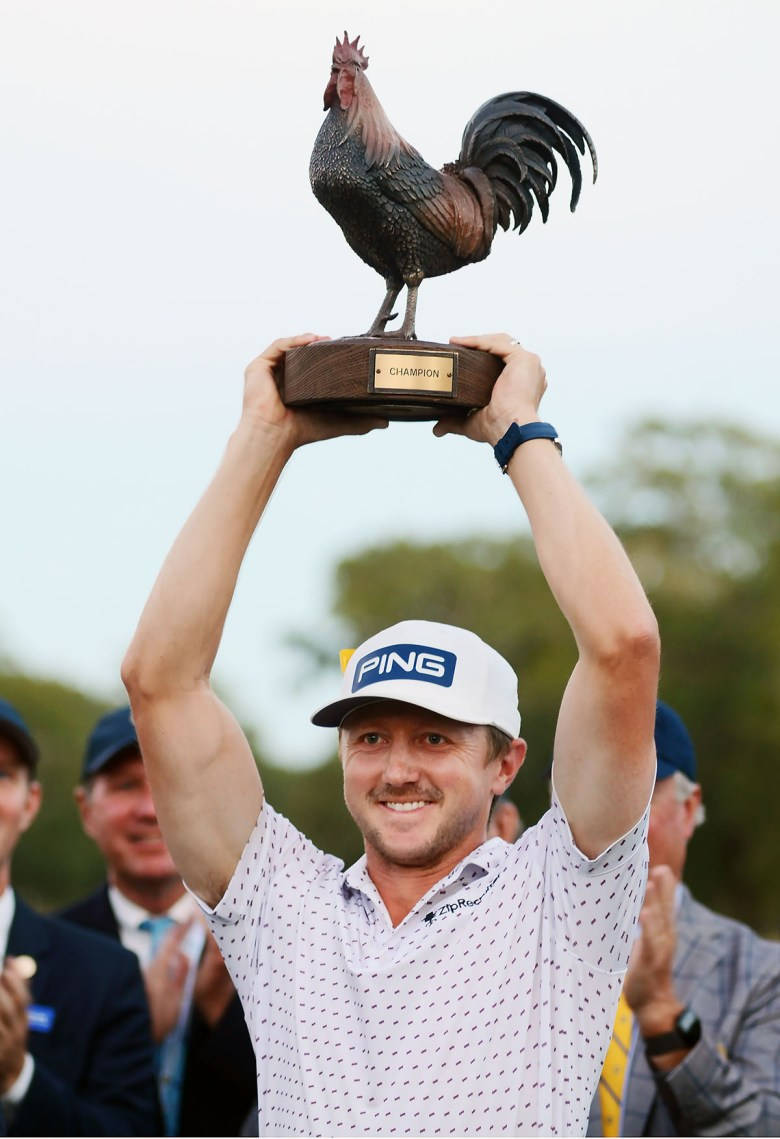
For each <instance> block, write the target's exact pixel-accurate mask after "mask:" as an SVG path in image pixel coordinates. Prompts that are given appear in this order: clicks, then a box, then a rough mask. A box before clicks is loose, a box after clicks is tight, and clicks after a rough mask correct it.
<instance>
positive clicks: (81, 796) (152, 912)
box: [62, 707, 255, 1135]
mask: <svg viewBox="0 0 780 1139" xmlns="http://www.w3.org/2000/svg"><path fill="white" fill-rule="evenodd" d="M75 796H76V802H77V804H78V808H79V811H80V813H81V821H82V824H83V826H84V830H85V832H86V833H87V835H88V836H89V837H90V838H91V839H93V840H94V841H95V842H96V843H97V845H98V847H99V848H100V851H101V853H102V855H103V857H104V859H105V862H106V870H107V876H108V881H107V883H106V884H105V885H103V886H101V887H100V889H99V890H98V891H97V892H96V893H94V894H92V895H91V896H90V897H88V898H85V899H84V900H83V901H80V902H77V903H76V904H75V905H72V906H70V907H69V908H68V909H66V910H65V911H64V912H63V914H62V917H63V918H65V919H66V920H67V921H69V922H75V923H77V924H78V925H81V926H86V927H88V928H90V929H93V930H98V931H99V932H101V933H103V934H107V935H109V936H110V937H113V938H116V939H118V940H120V941H121V942H122V944H123V945H125V946H126V947H127V948H128V949H132V950H133V952H134V953H135V954H136V956H137V957H138V960H139V962H140V964H141V968H142V969H143V973H144V980H145V982H146V989H147V993H148V997H149V1006H150V1010H151V1016H152V1029H153V1034H154V1040H155V1042H156V1044H157V1045H158V1046H159V1047H158V1080H159V1083H160V1098H161V1101H162V1105H163V1114H164V1116H165V1127H166V1133H167V1134H168V1135H237V1134H238V1133H239V1131H240V1128H241V1125H242V1123H243V1120H244V1118H245V1117H246V1114H247V1112H248V1111H249V1109H250V1107H251V1105H252V1103H253V1102H254V1100H255V1063H254V1054H253V1051H252V1045H251V1042H250V1040H249V1034H248V1032H247V1028H246V1024H245V1022H244V1016H243V1012H242V1010H241V1005H240V1002H239V1000H238V997H237V996H236V994H235V990H234V988H233V984H232V982H231V980H230V977H229V976H228V973H227V970H226V969H225V966H224V964H223V962H222V958H221V956H220V953H219V950H218V949H217V946H216V943H215V941H214V939H213V938H212V937H211V935H210V934H208V933H207V931H206V928H205V924H204V922H203V920H202V919H201V918H200V916H199V914H198V912H197V908H196V906H195V903H194V902H193V901H192V899H191V898H190V896H189V894H187V892H186V890H185V888H184V885H183V883H182V881H181V878H180V877H179V875H178V874H177V873H176V870H175V869H174V866H173V862H172V861H171V856H170V854H169V853H168V848H167V847H166V845H165V843H164V841H163V838H162V835H161V834H160V829H159V827H158V825H157V816H156V814H155V810H154V804H153V803H152V798H151V795H150V793H149V785H148V783H147V781H146V773H145V771H144V766H143V761H142V759H141V753H140V751H139V748H138V740H137V737H136V734H135V728H134V727H133V723H132V720H131V719H130V709H129V708H126V707H125V708H119V709H117V710H115V711H113V712H110V713H108V715H106V716H104V717H103V718H102V719H101V720H99V721H98V723H97V725H96V727H95V729H94V731H93V732H92V735H91V736H90V738H89V741H88V743H87V747H86V752H85V755H84V763H83V770H82V778H81V784H80V786H79V787H77V789H76V792H75Z"/></svg>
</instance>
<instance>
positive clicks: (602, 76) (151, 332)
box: [0, 0, 780, 766]
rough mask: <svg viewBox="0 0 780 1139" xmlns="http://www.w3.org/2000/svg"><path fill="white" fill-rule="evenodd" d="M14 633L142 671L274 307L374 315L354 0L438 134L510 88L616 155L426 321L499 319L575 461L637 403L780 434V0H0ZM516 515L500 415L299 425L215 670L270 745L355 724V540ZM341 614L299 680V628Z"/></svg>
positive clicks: (22, 659) (435, 292)
mask: <svg viewBox="0 0 780 1139" xmlns="http://www.w3.org/2000/svg"><path fill="white" fill-rule="evenodd" d="M0 12H1V13H2V25H3V34H2V37H1V38H0V108H1V109H0V153H2V155H3V165H4V175H3V181H2V186H3V192H2V197H3V205H4V208H3V210H2V211H0V250H2V255H1V256H0V386H1V389H2V399H1V401H0V410H1V413H2V447H0V480H1V481H0V487H1V488H2V489H1V491H0V493H1V494H2V517H3V521H4V525H3V527H2V556H1V557H0V583H1V584H2V588H0V658H1V659H2V660H3V661H4V662H5V663H6V664H7V663H9V662H10V663H12V664H13V665H15V666H18V667H19V668H22V669H24V670H26V671H28V672H31V673H33V674H37V675H41V676H46V677H55V678H58V679H61V680H63V681H67V682H70V683H74V684H76V685H78V686H81V687H83V688H84V689H86V690H88V691H90V692H92V693H94V694H96V695H98V696H100V697H103V698H105V699H108V700H116V701H117V702H118V701H119V700H121V699H122V698H123V690H122V688H121V683H120V681H119V664H120V661H121V657H122V654H123V652H124V650H125V648H126V646H127V644H128V643H129V641H130V638H131V636H132V633H133V629H134V627H135V624H136V622H137V619H138V616H139V614H140V611H141V609H142V607H143V604H144V601H145V599H146V596H147V595H148V592H149V590H150V588H151V586H152V583H153V581H154V578H155V576H156V574H157V572H158V570H159V567H160V565H161V563H162V560H163V558H164V556H165V553H166V551H167V549H168V548H169V546H170V544H171V542H172V541H173V539H174V537H175V535H176V533H177V531H178V529H179V527H180V526H181V525H182V523H183V522H184V520H185V519H186V517H187V514H188V513H189V511H190V509H191V508H192V506H193V505H194V503H195V502H196V501H197V498H198V496H199V495H200V493H201V491H202V490H203V488H204V487H205V485H206V483H207V481H208V479H209V478H210V476H211V474H212V472H213V471H214V469H215V467H216V465H217V463H218V462H219V459H220V455H221V453H222V450H223V448H224V446H225V443H226V441H227V438H228V436H229V434H230V432H231V431H232V429H233V428H234V426H235V424H236V422H237V418H238V414H239V410H240V402H241V390H242V376H243V370H244V367H245V366H246V364H247V363H248V361H249V360H250V359H252V357H254V356H255V355H257V354H258V353H259V352H260V351H262V350H263V348H264V347H265V346H266V345H267V344H268V343H269V342H270V341H271V340H273V339H274V338H275V337H277V336H280V335H286V334H289V333H294V332H298V331H309V330H314V331H317V332H321V333H326V334H329V335H331V336H341V335H350V334H354V333H357V332H360V331H362V330H364V329H365V328H366V327H367V326H368V324H369V323H370V321H371V319H372V318H373V316H374V314H375V312H376V309H377V308H378V306H379V303H380V300H381V299H382V296H383V292H384V287H383V283H382V281H381V280H380V278H379V277H378V276H377V275H376V274H375V273H374V272H373V271H372V270H371V269H369V268H368V267H367V266H366V265H364V264H363V263H362V262H361V261H360V260H359V259H358V258H357V257H356V255H355V254H353V253H352V251H351V250H350V249H349V247H348V246H347V244H346V241H345V240H344V238H343V236H342V234H341V232H340V231H339V229H338V227H337V226H336V224H335V223H334V221H333V220H332V219H331V218H330V217H329V216H328V214H327V213H326V212H325V211H324V210H323V209H322V208H321V207H320V206H319V204H318V203H317V202H316V200H315V199H314V197H313V195H312V194H311V190H310V187H309V183H308V161H309V155H310V153H311V148H312V145H313V142H314V138H315V136H316V134H317V131H318V129H319V126H320V124H321V121H322V114H323V112H322V94H323V91H324V89H325V85H326V82H327V79H328V76H329V68H330V56H331V51H332V47H333V42H334V39H335V36H336V34H340V33H341V32H342V31H343V30H344V29H345V28H346V29H347V30H348V31H349V33H350V36H352V37H354V35H356V34H358V33H360V35H361V36H362V41H363V43H364V44H365V46H366V51H367V53H368V55H369V59H370V64H369V71H368V76H369V78H370V80H371V82H372V85H373V87H374V90H375V91H376V93H377V95H378V97H379V99H380V101H381V103H382V105H383V106H384V108H385V111H386V112H387V114H388V116H389V118H390V120H391V122H392V123H393V124H394V125H395V127H396V128H397V129H398V131H399V132H400V133H401V134H402V135H403V136H404V137H405V138H407V139H408V140H409V141H410V142H411V143H412V144H413V145H414V146H416V148H417V149H418V150H419V151H420V152H421V153H422V154H423V156H424V157H425V158H426V159H427V160H428V161H429V162H430V163H431V164H432V165H434V166H437V167H438V166H441V165H442V164H443V163H444V162H446V161H451V160H453V159H455V158H456V157H457V153H458V150H459V146H460V136H461V133H462V130H463V127H464V126H465V124H466V122H467V120H468V119H469V117H470V116H471V114H472V113H473V111H474V110H475V109H476V108H477V107H478V106H479V105H480V104H481V103H482V102H484V101H485V100H486V99H487V98H490V97H491V96H493V95H496V94H499V93H501V92H503V91H508V90H532V91H538V92H541V93H543V94H546V95H548V96H550V97H552V98H554V99H556V100H558V101H559V102H561V103H563V104H564V105H565V106H566V107H568V108H569V109H570V110H571V111H572V112H574V114H575V115H577V117H579V118H580V119H581V120H582V121H583V122H584V123H585V125H586V126H587V128H588V129H589V131H590V133H591V135H592V137H593V139H594V142H595V144H596V148H597V150H598V153H599V179H598V182H597V183H596V185H595V186H591V185H590V184H586V185H585V186H584V188H583V193H582V197H581V200H580V205H579V207H578V209H577V211H576V213H575V214H573V215H572V214H570V213H569V211H568V186H567V184H566V175H565V174H563V175H562V176H561V179H560V183H559V187H558V189H557V190H556V192H555V193H554V194H553V197H552V201H551V208H550V218H549V221H548V223H547V225H546V226H544V225H542V223H541V218H540V217H538V216H537V217H535V218H534V220H533V221H532V223H531V226H530V227H529V229H528V230H527V231H526V233H525V234H523V235H522V236H521V237H518V236H517V235H514V234H503V233H502V232H499V234H498V235H497V237H496V240H495V242H494V245H493V252H492V253H491V255H490V257H489V258H488V259H487V260H486V261H484V262H482V263H481V264H480V265H477V266H471V267H468V268H466V269H463V270H461V271H459V272H457V273H455V274H451V275H450V276H448V277H442V278H438V279H436V280H433V281H428V282H425V283H424V284H423V286H422V288H421V290H420V300H419V306H418V317H417V330H418V333H419V335H420V336H421V337H423V338H425V339H431V340H443V341H446V340H447V339H448V337H449V336H450V335H451V334H454V333H471V332H475V331H494V330H498V329H504V330H507V331H509V332H511V333H512V334H513V335H514V336H516V337H517V338H518V339H520V340H521V342H522V343H523V344H525V345H526V346H528V347H530V348H532V349H533V350H534V351H537V352H539V353H540V355H541V356H542V359H543V361H544V363H545V366H546V369H547V374H548V383H549V389H548V393H547V395H546V396H545V401H544V403H543V405H542V411H543V414H544V417H545V418H547V419H549V420H550V421H551V422H553V423H554V424H555V425H556V427H557V428H558V431H559V433H560V436H561V438H562V439H563V441H564V444H565V452H566V459H567V461H568V462H569V464H570V465H571V467H572V469H573V470H574V471H575V472H576V473H577V474H578V475H584V474H585V473H586V472H587V471H588V470H589V469H591V468H592V467H594V466H597V465H598V464H599V463H600V462H605V461H606V460H608V459H609V457H610V456H611V454H612V452H613V450H614V448H615V447H616V444H617V440H618V439H619V437H620V435H621V432H622V431H623V430H624V429H625V427H626V425H627V424H629V423H630V422H632V421H633V420H635V419H636V418H638V417H639V416H642V415H645V414H653V415H658V416H665V417H669V418H670V419H675V420H693V419H696V418H720V419H724V420H727V421H731V422H738V423H741V424H744V425H746V426H747V427H749V428H751V429H753V430H759V431H764V432H766V433H768V434H770V435H773V436H776V437H777V436H780V395H779V394H778V386H777V385H778V371H779V369H778V363H779V362H780V349H779V348H778V340H779V339H780V336H779V335H778V320H777V312H778V296H777V288H778V271H779V269H780V226H779V225H778V216H777V215H778V211H777V206H776V196H777V185H778V181H779V179H778V173H779V171H778V166H779V161H778V148H777V145H776V134H777V131H776V123H775V119H776V108H777V106H778V95H779V94H780V91H779V88H780V82H779V81H778V68H777V61H776V48H775V45H776V42H777V36H778V30H779V29H778V24H779V23H780V8H778V6H777V4H776V3H774V0H764V2H760V0H738V2H737V0H734V2H717V0H708V2H699V0H673V2H672V0H653V2H649V0H639V2H636V3H633V4H630V5H629V4H625V3H622V2H619V0H595V2H589V3H587V4H583V3H582V2H581V0H548V2H547V3H545V4H538V3H535V4H530V3H527V2H525V0H494V3H493V4H491V5H490V6H486V5H484V4H477V3H476V0H433V2H431V0H428V2H425V0H421V2H419V3H418V2H415V3H411V2H410V0H396V3H395V4H393V5H392V7H390V6H386V5H380V4H370V5H369V4H355V3H352V2H344V3H340V4H336V3H333V2H332V0H317V2H316V3H315V2H305V3H304V2H301V0H297V2H296V0H285V2H284V3H275V2H274V3H263V2H260V0H213V2H205V0H154V2H153V3H152V2H149V0H135V2H134V3H133V4H132V5H131V4H127V3H123V4H119V3H114V2H112V0H69V2H68V3H67V4H63V3H60V2H58V0H0ZM523 525H524V518H523V514H522V509H521V507H520V505H519V503H518V502H517V500H516V498H515V497H514V494H513V491H512V488H511V486H510V485H509V483H508V480H502V478H501V476H500V474H499V472H498V469H497V467H496V465H495V462H494V460H493V457H492V455H491V453H490V451H489V449H488V448H487V447H485V446H479V445H476V444H474V443H470V442H468V441H467V440H464V439H457V438H449V439H442V440H436V439H434V438H433V437H432V435H431V425H430V424H403V423H396V424H393V425H391V427H390V428H389V430H387V431H386V432H383V433H381V434H374V435H371V436H368V437H365V438H361V439H349V440H346V439H345V440H336V441H331V442H328V443H325V444H321V445H318V446H313V447H308V448H306V449H305V450H303V451H301V452H299V453H298V454H296V455H295V456H294V457H293V459H292V460H291V462H290V463H289V465H288V467H287V469H286V470H285V472H284V474H283V476H282V478H281V480H280V483H279V486H278V487H277V490H276V493H275V495H274V497H273V499H272V501H271V503H270V505H269V508H268V510H267V512H266V515H265V517H264V519H263V521H262V523H261V526H260V529H259V531H258V533H257V534H256V536H255V539H254V540H253V543H252V546H251V547H250V551H249V553H248V555H247V558H246V560H245V563H244V567H243V570H242V573H241V577H240V580H239V584H238V588H237V590H236V595H235V599H234V603H233V606H232V608H231V612H230V615H229V617H228V621H227V624H226V628H225V634H224V638H223V643H222V647H221V649H220V654H219V657H218V660H217V666H216V668H215V671H214V678H215V682H216V684H217V685H218V686H219V689H220V691H221V692H222V693H223V694H224V695H225V697H226V699H227V700H228V702H229V703H230V705H231V707H232V708H233V709H234V711H235V712H236V713H237V715H238V716H239V717H240V718H241V719H242V721H243V722H245V723H247V724H249V725H250V726H251V727H252V728H253V729H254V730H255V731H256V733H257V738H258V740H259V742H260V744H261V747H262V748H263V750H264V751H265V752H266V753H267V754H268V755H270V756H272V757H273V758H274V759H275V760H277V761H278V762H282V763H285V764H289V765H291V766H305V765H306V764H307V763H311V762H314V761H316V760H319V759H321V758H322V757H323V756H324V755H326V754H327V753H328V752H329V751H330V750H331V749H332V746H333V742H334V741H333V738H332V735H331V734H330V733H328V732H325V731H323V730H322V729H318V728H314V727H312V726H311V725H310V724H309V723H308V716H309V714H310V712H311V711H312V709H313V708H314V707H315V706H317V704H318V703H320V702H322V701H324V700H325V699H327V698H328V697H329V696H330V694H331V693H332V692H333V691H334V688H336V687H337V686H338V682H339V672H338V663H337V653H338V649H339V648H341V647H345V646H344V645H343V643H342V637H343V631H342V630H341V629H339V627H338V625H337V624H336V623H335V622H334V620H333V618H332V616H331V613H330V604H331V600H332V597H333V570H334V567H335V566H336V565H337V563H338V562H339V560H340V559H341V558H343V557H345V556H348V555H351V554H354V553H356V552H358V551H360V550H362V549H365V548H366V547H368V546H369V545H374V544H377V543H384V542H387V541H390V540H393V539H397V538H407V539H411V540H419V541H428V540H432V539H447V538H458V537H463V536H467V535H470V534H474V533H481V534H484V533H490V534H500V535H508V534H511V533H515V532H517V531H518V530H519V529H521V528H522V527H523ZM292 632H296V633H303V634H305V635H307V636H310V637H313V638H315V639H317V640H320V641H324V642H326V643H327V642H329V641H332V643H333V671H332V672H331V673H329V674H327V675H323V676H321V677H320V678H319V679H318V680H317V681H315V682H311V679H310V676H309V670H308V668H307V667H305V662H304V661H303V660H302V659H301V657H300V656H299V655H297V654H296V653H295V652H293V651H292V650H291V649H290V648H289V647H288V646H287V645H286V638H287V636H288V635H289V634H290V633H292Z"/></svg>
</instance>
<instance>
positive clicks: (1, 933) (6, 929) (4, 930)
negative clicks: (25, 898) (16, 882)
mask: <svg viewBox="0 0 780 1139" xmlns="http://www.w3.org/2000/svg"><path fill="white" fill-rule="evenodd" d="M15 911H16V896H15V894H14V892H13V889H12V888H11V887H10V886H7V887H6V889H5V890H3V892H2V894H0V958H2V957H5V951H6V949H7V948H8V934H9V933H10V932H11V922H12V921H13V920H14V913H15Z"/></svg>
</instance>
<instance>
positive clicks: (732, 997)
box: [588, 701, 780, 1136]
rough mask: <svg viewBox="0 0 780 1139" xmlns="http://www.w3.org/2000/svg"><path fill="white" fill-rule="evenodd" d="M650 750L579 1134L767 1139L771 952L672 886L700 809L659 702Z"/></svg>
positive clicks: (778, 988)
mask: <svg viewBox="0 0 780 1139" xmlns="http://www.w3.org/2000/svg"><path fill="white" fill-rule="evenodd" d="M655 745H656V753H657V764H658V772H657V778H656V787H655V791H654V793H653V800H652V806H651V809H650V829H649V833H648V842H649V846H650V878H649V880H648V886H647V894H646V897H645V903H644V907H643V909H642V914H641V917H640V922H641V929H642V933H641V937H640V938H639V940H638V941H637V944H636V947H635V949H634V953H633V954H632V957H631V961H630V964H629V967H628V972H627V973H626V978H625V982H624V985H623V994H622V997H621V1002H620V1006H619V1007H618V1014H617V1020H616V1023H615V1033H614V1035H613V1039H612V1043H611V1044H610V1048H609V1051H608V1053H607V1060H606V1063H605V1065H604V1072H603V1074H602V1078H601V1082H600V1085H599V1091H598V1093H597V1094H596V1097H595V1099H594V1101H593V1105H592V1108H591V1114H590V1124H589V1128H588V1134H589V1135H607V1136H608V1135H778V1134H780V1066H779V1065H778V1057H780V945H778V944H776V943H774V942H770V941H765V940H763V939H762V938H760V937H758V936H757V935H756V934H755V933H753V932H752V930H750V929H748V928H747V926H744V925H742V924H740V923H739V922H735V921H731V920H730V919H729V918H726V917H722V916H721V915H720V914H716V913H714V912H713V911H712V910H709V909H707V908H706V907H705V906H702V905H700V904H699V903H698V902H697V901H695V900H694V898H693V897H692V895H691V893H690V891H689V890H688V889H687V888H686V887H685V886H684V885H683V884H682V875H683V868H684V866H685V856H686V851H687V846H688V842H689V840H690V839H691V837H692V835H693V832H694V831H695V830H696V828H697V827H698V826H699V825H700V824H701V823H702V822H703V821H704V808H703V806H702V795H701V787H700V786H699V784H698V783H697V782H696V757H695V754H694V749H693V744H692V742H691V739H690V736H689V735H688V732H687V730H686V728H685V725H684V723H683V721H682V720H681V719H680V717H679V716H678V715H677V713H676V712H675V711H674V710H673V709H672V708H670V707H668V705H666V704H663V703H661V702H660V701H659V703H658V706H657V712H656V723H655ZM738 761H739V757H734V756H729V757H724V762H728V763H733V762H738Z"/></svg>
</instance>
